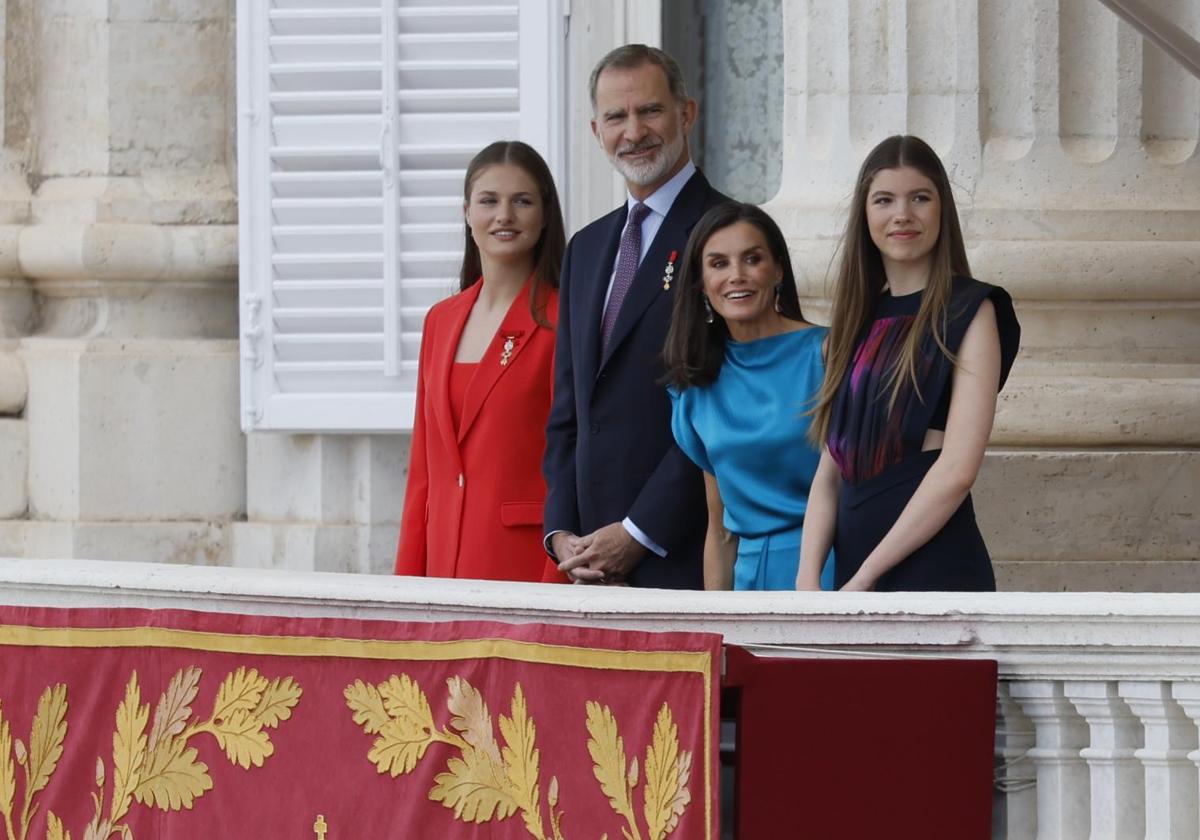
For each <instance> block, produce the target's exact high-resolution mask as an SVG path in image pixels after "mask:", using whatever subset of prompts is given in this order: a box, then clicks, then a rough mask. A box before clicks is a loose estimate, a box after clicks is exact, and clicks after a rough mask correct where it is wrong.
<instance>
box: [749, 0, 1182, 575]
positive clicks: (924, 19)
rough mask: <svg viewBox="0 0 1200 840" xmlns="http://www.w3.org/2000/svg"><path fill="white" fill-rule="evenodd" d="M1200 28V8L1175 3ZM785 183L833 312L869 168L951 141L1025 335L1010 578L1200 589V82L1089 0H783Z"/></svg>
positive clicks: (980, 499)
mask: <svg viewBox="0 0 1200 840" xmlns="http://www.w3.org/2000/svg"><path fill="white" fill-rule="evenodd" d="M1160 5H1161V7H1162V10H1163V12H1164V13H1165V14H1167V15H1168V16H1169V17H1171V18H1172V19H1173V20H1174V21H1175V22H1177V23H1179V24H1180V25H1182V26H1183V27H1184V28H1185V29H1188V30H1190V31H1192V32H1196V31H1198V30H1200V7H1197V6H1196V4H1195V3H1192V2H1189V0H1164V2H1163V3H1162V4H1160ZM784 20H785V30H786V31H785V56H786V57H785V71H784V72H785V76H786V79H785V101H784V121H785V125H784V148H783V176H782V188H781V190H780V192H779V195H778V196H777V198H776V199H775V200H773V201H772V202H771V204H770V206H769V209H770V211H771V212H772V213H773V214H774V215H775V216H776V218H777V219H779V220H780V222H781V223H782V224H783V226H784V228H785V231H787V232H788V233H789V235H790V238H791V244H792V247H793V251H792V256H793V261H794V263H795V264H796V267H797V273H798V274H799V275H800V284H801V292H802V295H804V296H805V297H807V298H809V299H810V301H811V302H812V311H813V312H814V313H818V317H819V316H820V313H821V310H822V302H821V299H822V298H823V297H825V296H826V295H827V294H828V290H829V286H828V283H829V281H830V279H831V278H830V277H829V272H828V268H829V267H830V265H831V259H832V257H833V253H834V245H835V243H836V241H837V238H838V237H839V235H840V233H841V231H842V228H843V225H844V212H845V207H846V204H847V200H848V197H849V195H850V193H851V191H852V188H853V179H854V175H855V173H856V171H857V168H858V166H859V165H860V163H861V161H862V159H863V157H864V156H865V155H866V153H867V151H868V150H869V149H870V148H871V147H872V146H873V145H874V144H875V143H876V142H877V141H879V140H881V139H882V138H884V137H885V136H887V135H889V134H894V133H911V134H917V135H920V136H922V137H924V138H925V139H926V140H928V141H929V142H930V143H931V144H932V145H933V146H934V148H935V149H937V151H938V152H939V154H940V155H942V157H943V159H944V161H945V163H946V165H947V169H948V171H949V173H950V177H951V180H952V182H953V184H954V188H955V195H956V200H957V202H958V204H959V208H960V213H961V215H962V219H963V222H964V229H965V234H966V237H967V242H968V246H969V256H970V258H971V262H972V269H973V272H974V274H975V275H976V276H977V277H979V278H980V279H983V280H987V281H991V282H994V283H998V284H1000V285H1003V286H1005V287H1006V288H1007V289H1008V290H1009V291H1010V292H1011V293H1012V294H1013V295H1014V297H1015V299H1016V301H1017V309H1018V316H1019V317H1020V319H1021V323H1022V327H1023V335H1022V350H1021V355H1020V357H1019V358H1018V361H1017V365H1016V367H1015V369H1014V372H1013V377H1012V379H1011V380H1010V383H1009V385H1008V386H1007V388H1006V389H1005V391H1004V393H1003V394H1002V395H1001V398H1000V405H999V410H998V415H997V423H996V429H995V432H994V434H993V438H992V443H993V446H994V449H993V451H992V452H991V454H990V455H989V457H988V459H987V462H986V465H985V467H984V470H983V473H982V475H981V476H980V480H979V482H978V484H977V489H976V497H977V498H976V507H977V510H978V511H979V515H980V519H981V524H982V526H983V527H984V530H985V535H986V536H987V537H988V542H989V547H990V548H991V551H992V555H993V558H994V560H995V561H996V566H997V572H998V578H999V581H1000V585H1001V588H1008V589H1042V588H1048V589H1058V588H1073V589H1148V590H1165V589H1195V588H1196V587H1197V586H1200V563H1197V562H1196V558H1197V549H1198V546H1200V519H1198V518H1197V514H1196V511H1197V509H1198V506H1197V497H1196V490H1195V488H1196V487H1197V486H1200V454H1198V453H1197V452H1196V449H1195V447H1196V445H1197V443H1200V425H1197V424H1196V423H1194V422H1192V418H1194V417H1195V416H1196V415H1197V412H1198V410H1200V342H1197V341H1196V335H1197V334H1198V333H1200V275H1198V273H1197V268H1196V266H1197V265H1200V241H1198V237H1197V233H1196V232H1197V230H1200V151H1198V146H1200V80H1197V79H1195V78H1193V77H1191V76H1189V75H1188V74H1187V73H1186V72H1185V71H1184V70H1183V69H1182V68H1180V67H1179V66H1177V65H1176V64H1174V63H1173V62H1172V61H1171V60H1170V59H1169V58H1167V57H1166V56H1165V55H1163V54H1162V53H1161V52H1160V51H1159V50H1158V49H1157V48H1156V47H1154V46H1153V45H1151V44H1148V43H1145V42H1144V41H1143V40H1142V38H1141V36H1140V35H1138V34H1137V33H1136V32H1135V31H1134V30H1133V29H1132V28H1131V27H1129V26H1127V25H1126V24H1124V23H1123V22H1121V21H1120V20H1119V19H1118V18H1117V17H1116V16H1115V15H1114V14H1113V13H1112V12H1111V11H1110V10H1108V9H1107V8H1106V7H1104V6H1103V5H1102V4H1100V3H1096V2H1087V1H1086V0H1005V2H999V0H969V1H968V2H959V0H857V2H853V3H840V2H839V3H835V2H828V0H786V2H785V3H784Z"/></svg>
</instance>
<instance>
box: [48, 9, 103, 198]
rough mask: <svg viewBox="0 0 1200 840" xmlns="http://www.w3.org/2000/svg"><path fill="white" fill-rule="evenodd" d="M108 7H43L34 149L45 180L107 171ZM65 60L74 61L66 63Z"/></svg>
mask: <svg viewBox="0 0 1200 840" xmlns="http://www.w3.org/2000/svg"><path fill="white" fill-rule="evenodd" d="M104 5H105V4H102V3H90V4H89V3H83V4H80V3H77V2H76V3H72V2H64V0H50V2H46V3H44V4H39V8H37V10H36V12H35V14H36V15H37V18H38V29H37V33H36V36H37V39H38V46H39V49H38V50H37V51H36V53H35V55H36V57H37V60H38V66H37V75H36V80H37V82H36V83H37V86H38V93H37V96H36V103H35V106H34V110H35V114H34V121H35V125H36V126H37V133H36V137H35V143H36V146H37V158H38V161H39V166H40V170H41V174H43V175H47V176H54V175H89V174H103V173H104V172H106V171H107V169H108V162H109V158H108V139H107V138H108V132H109V112H108V108H109V72H108V70H109V67H108V58H107V56H108V26H107V23H106V22H105V21H104V19H103V13H104V10H103V9H102V8H100V7H103V6H104ZM64 56H70V60H69V61H64V60H63V57H64Z"/></svg>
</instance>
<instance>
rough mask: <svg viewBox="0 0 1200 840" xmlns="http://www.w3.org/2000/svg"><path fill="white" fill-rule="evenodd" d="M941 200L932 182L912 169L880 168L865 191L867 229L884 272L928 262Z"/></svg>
mask: <svg viewBox="0 0 1200 840" xmlns="http://www.w3.org/2000/svg"><path fill="white" fill-rule="evenodd" d="M941 220H942V201H941V198H940V197H939V196H938V191H937V187H936V186H935V185H934V183H933V181H931V180H929V179H928V178H926V177H925V176H924V175H922V174H921V172H920V171H919V170H917V169H914V168H912V167H911V166H900V167H897V168H895V169H881V170H879V172H877V173H876V174H875V177H874V178H873V179H871V186H870V187H869V188H868V189H867V229H868V230H869V231H870V233H871V241H872V242H874V243H875V247H877V248H878V249H879V253H880V254H881V255H882V256H883V264H884V268H885V270H886V269H887V268H888V267H889V264H890V265H892V266H897V267H899V266H904V267H912V266H917V265H920V264H921V263H922V261H925V262H928V261H929V260H930V259H931V255H932V254H933V248H934V246H935V245H937V241H938V233H939V231H940V229H941Z"/></svg>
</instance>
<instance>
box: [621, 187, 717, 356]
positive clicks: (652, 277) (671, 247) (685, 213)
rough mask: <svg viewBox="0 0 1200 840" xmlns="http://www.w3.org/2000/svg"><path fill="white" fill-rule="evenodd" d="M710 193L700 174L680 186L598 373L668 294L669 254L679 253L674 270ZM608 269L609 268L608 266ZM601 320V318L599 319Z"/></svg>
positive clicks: (636, 278) (636, 277)
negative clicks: (664, 282) (664, 281)
mask: <svg viewBox="0 0 1200 840" xmlns="http://www.w3.org/2000/svg"><path fill="white" fill-rule="evenodd" d="M708 189H709V186H708V181H707V180H705V178H704V176H703V175H702V174H700V172H696V174H694V175H693V176H692V177H691V178H689V179H688V182H687V183H686V184H684V185H683V189H682V190H680V191H679V195H677V196H676V197H675V202H674V203H673V204H672V205H671V210H670V212H668V213H667V216H666V218H665V219H663V223H662V225H661V226H660V227H659V229H658V233H656V234H655V235H654V242H652V243H651V245H650V250H649V251H647V252H646V257H645V259H643V260H642V262H641V265H639V266H638V270H637V274H635V275H634V276H633V285H631V286H630V287H629V291H628V292H627V293H626V295H625V301H624V303H622V304H621V311H620V312H619V313H618V314H617V323H616V324H615V325H614V326H613V333H612V338H610V339H609V342H608V351H607V352H606V353H605V354H604V357H603V358H602V359H601V360H600V364H599V366H598V367H597V373H598V372H599V371H600V369H602V368H603V367H604V365H605V364H607V363H608V360H609V359H610V358H611V357H612V354H613V353H614V352H615V351H616V349H617V347H619V346H620V344H621V342H622V341H624V340H625V338H626V336H628V335H629V333H630V332H632V331H633V327H634V325H635V324H637V322H638V320H639V319H640V318H641V317H642V314H643V313H645V311H646V310H647V309H648V308H649V307H650V304H652V303H654V301H655V300H657V299H658V296H659V295H662V294H669V292H666V291H665V290H664V289H663V287H662V278H663V273H664V271H665V269H666V267H667V258H668V257H669V256H670V254H671V251H678V252H679V253H678V255H677V257H676V262H675V265H676V270H678V268H679V264H680V261H681V260H682V259H683V246H684V245H685V244H686V243H687V238H688V234H689V233H691V231H692V228H693V227H694V226H695V225H696V222H697V221H699V220H700V216H701V215H702V214H703V212H704V209H705V207H704V197H705V194H706V193H707V191H708ZM610 269H611V266H610ZM601 317H603V315H602V316H601Z"/></svg>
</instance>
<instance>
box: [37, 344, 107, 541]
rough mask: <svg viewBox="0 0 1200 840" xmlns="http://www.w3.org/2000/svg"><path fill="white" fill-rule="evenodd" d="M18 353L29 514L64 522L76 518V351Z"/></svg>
mask: <svg viewBox="0 0 1200 840" xmlns="http://www.w3.org/2000/svg"><path fill="white" fill-rule="evenodd" d="M20 352H21V357H22V359H23V360H24V362H25V371H26V375H27V376H28V378H29V399H28V402H27V404H26V410H25V419H26V420H28V422H29V513H30V516H31V517H32V518H37V519H55V520H60V521H65V522H69V521H71V520H74V519H77V518H78V517H79V489H80V488H79V438H80V432H81V413H80V407H81V404H82V403H81V400H80V394H79V353H80V348H79V346H78V345H77V344H76V343H74V342H59V341H52V340H47V339H25V340H24V341H22V343H21V351H20ZM89 419H90V418H89ZM39 556H44V555H39ZM61 556H69V555H61Z"/></svg>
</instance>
